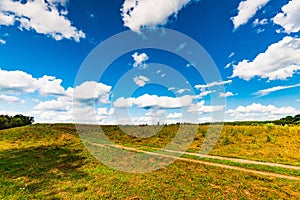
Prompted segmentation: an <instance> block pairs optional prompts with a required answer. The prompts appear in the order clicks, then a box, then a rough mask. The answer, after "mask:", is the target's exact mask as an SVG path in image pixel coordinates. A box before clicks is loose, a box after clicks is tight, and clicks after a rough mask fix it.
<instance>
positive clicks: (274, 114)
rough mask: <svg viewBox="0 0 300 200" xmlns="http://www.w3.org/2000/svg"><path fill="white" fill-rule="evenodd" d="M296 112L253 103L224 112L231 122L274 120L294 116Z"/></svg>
mask: <svg viewBox="0 0 300 200" xmlns="http://www.w3.org/2000/svg"><path fill="white" fill-rule="evenodd" d="M298 112H299V111H297V110H296V109H295V108H293V107H290V106H288V107H276V106H274V105H262V104H259V103H253V104H251V105H249V106H238V107H237V108H236V109H230V110H228V111H226V115H228V116H230V117H232V119H233V120H274V119H278V118H280V117H282V116H286V115H295V114H297V113H298Z"/></svg>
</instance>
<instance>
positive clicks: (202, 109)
mask: <svg viewBox="0 0 300 200" xmlns="http://www.w3.org/2000/svg"><path fill="white" fill-rule="evenodd" d="M224 108H225V106H224V105H213V106H206V105H205V101H200V102H198V103H196V104H193V105H191V106H190V107H189V108H188V112H190V113H193V114H204V113H212V112H217V111H222V110H223V109H224Z"/></svg>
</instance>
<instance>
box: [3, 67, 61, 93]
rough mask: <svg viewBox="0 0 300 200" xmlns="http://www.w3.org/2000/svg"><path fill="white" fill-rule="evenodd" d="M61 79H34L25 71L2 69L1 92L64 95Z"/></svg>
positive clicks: (47, 77)
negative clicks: (36, 92)
mask: <svg viewBox="0 0 300 200" xmlns="http://www.w3.org/2000/svg"><path fill="white" fill-rule="evenodd" d="M61 82H62V80H61V79H56V78H55V77H53V76H43V77H41V78H33V77H32V75H30V74H27V73H26V72H23V71H6V70H2V69H0V91H2V92H7V93H34V92H35V91H38V92H39V93H40V94H41V95H44V96H47V95H63V94H64V93H65V90H64V88H63V87H62V86H61Z"/></svg>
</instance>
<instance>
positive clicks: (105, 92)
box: [68, 81, 112, 103]
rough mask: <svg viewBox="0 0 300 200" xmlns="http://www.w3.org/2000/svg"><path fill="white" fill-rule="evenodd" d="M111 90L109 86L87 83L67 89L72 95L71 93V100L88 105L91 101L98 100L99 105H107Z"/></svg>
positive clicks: (92, 82) (93, 82)
mask: <svg viewBox="0 0 300 200" xmlns="http://www.w3.org/2000/svg"><path fill="white" fill-rule="evenodd" d="M111 88H112V87H111V86H108V85H105V84H103V83H97V82H95V81H87V82H84V83H82V84H81V85H79V86H76V87H75V89H71V88H69V92H68V93H70V94H71V95H72V92H73V94H74V95H73V99H74V100H75V101H79V102H82V103H84V102H87V103H88V102H90V101H93V100H98V102H99V103H109V95H110V92H111Z"/></svg>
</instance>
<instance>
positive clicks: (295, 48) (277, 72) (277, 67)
mask: <svg viewBox="0 0 300 200" xmlns="http://www.w3.org/2000/svg"><path fill="white" fill-rule="evenodd" d="M299 70H300V39H299V38H293V37H290V36H286V37H284V38H283V39H282V40H280V41H279V42H277V43H274V44H272V45H270V46H269V47H268V49H267V50H266V51H265V52H263V53H260V54H259V55H257V57H256V58H255V59H254V60H253V61H249V60H243V61H241V62H239V63H238V64H236V65H233V75H232V77H239V78H242V79H244V80H250V79H252V78H253V77H255V76H258V77H261V78H266V79H268V80H278V79H279V80H285V79H287V78H289V77H292V76H293V75H294V74H295V73H296V72H297V71H299Z"/></svg>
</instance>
